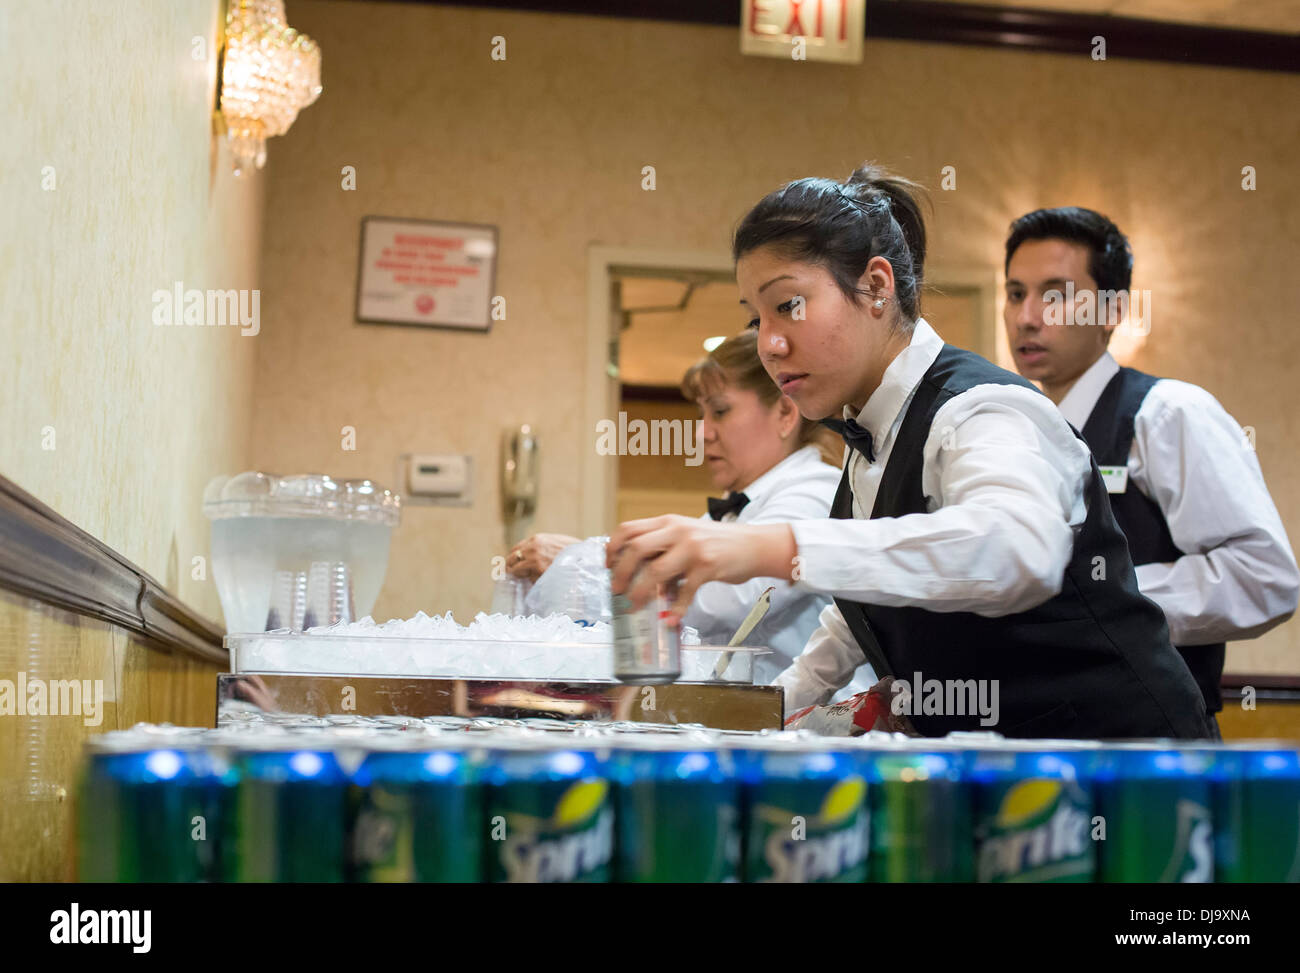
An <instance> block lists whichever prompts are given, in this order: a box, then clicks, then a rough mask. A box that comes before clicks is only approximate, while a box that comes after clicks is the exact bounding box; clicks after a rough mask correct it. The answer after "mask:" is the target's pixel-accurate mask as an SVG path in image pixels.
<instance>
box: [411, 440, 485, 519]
mask: <svg viewBox="0 0 1300 973" xmlns="http://www.w3.org/2000/svg"><path fill="white" fill-rule="evenodd" d="M401 464H402V475H401V481H402V484H403V486H404V487H405V490H403V493H405V494H406V496H405V497H403V498H402V499H403V500H406V501H408V502H412V503H439V504H452V505H460V506H468V504H469V502H470V487H471V484H472V478H473V464H472V463H471V458H470V457H469V456H455V455H448V454H435V453H408V454H406V455H404V456H402V457H401Z"/></svg>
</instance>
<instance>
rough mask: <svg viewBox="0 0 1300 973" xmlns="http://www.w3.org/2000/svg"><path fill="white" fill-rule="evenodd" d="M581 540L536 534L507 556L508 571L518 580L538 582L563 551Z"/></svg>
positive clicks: (514, 548) (567, 536)
mask: <svg viewBox="0 0 1300 973" xmlns="http://www.w3.org/2000/svg"><path fill="white" fill-rule="evenodd" d="M579 540H580V538H577V537H570V536H569V535H568V534H534V535H533V536H532V537H526V538H524V539H523V540H522V541H520V542H519V543H518V544H516V545H515V546H514V547H512V548H511V549H510V553H509V554H507V555H506V570H507V571H509V572H510V573H511V574H513V575H514V576H515V577H516V578H527V579H528V580H530V581H536V580H537V579H538V578H540V577H541V576H542V572H543V571H545V570H546V569H547V568H549V567H550V566H551V562H552V561H554V560H555V559H556V558H557V557H558V556H559V554H560V552H561V551H562V550H564V549H565V548H566V547H568V546H569V545H570V544H577V543H578V542H579Z"/></svg>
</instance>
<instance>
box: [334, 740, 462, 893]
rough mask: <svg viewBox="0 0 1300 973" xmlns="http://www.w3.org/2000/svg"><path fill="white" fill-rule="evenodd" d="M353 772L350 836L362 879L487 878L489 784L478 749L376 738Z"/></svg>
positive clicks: (355, 870)
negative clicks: (385, 743) (484, 784)
mask: <svg viewBox="0 0 1300 973" xmlns="http://www.w3.org/2000/svg"><path fill="white" fill-rule="evenodd" d="M375 746H376V747H379V748H378V749H372V750H371V752H370V753H368V754H367V755H366V757H365V759H364V761H363V762H362V763H361V766H360V767H359V768H358V769H357V771H356V773H355V774H354V775H353V782H354V784H355V791H354V795H355V801H356V804H355V807H354V817H353V819H352V826H351V832H350V840H349V842H348V851H349V862H350V865H351V879H352V880H353V881H356V882H480V881H482V880H483V864H484V863H483V839H484V835H483V827H482V824H483V789H482V785H481V782H480V779H479V774H480V768H479V766H478V760H477V758H476V755H475V752H474V751H472V750H470V749H468V748H467V747H465V746H457V745H443V744H442V743H435V742H434V741H428V740H426V741H423V742H420V741H417V742H415V743H414V744H410V743H407V742H406V741H401V742H399V743H396V744H395V745H392V746H386V747H385V746H383V745H382V743H381V742H378V741H377V742H376V745H375Z"/></svg>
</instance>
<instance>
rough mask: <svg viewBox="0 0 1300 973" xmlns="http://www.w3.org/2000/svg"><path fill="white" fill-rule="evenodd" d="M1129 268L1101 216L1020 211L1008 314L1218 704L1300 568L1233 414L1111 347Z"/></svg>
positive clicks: (1024, 365) (1024, 353)
mask: <svg viewBox="0 0 1300 973" xmlns="http://www.w3.org/2000/svg"><path fill="white" fill-rule="evenodd" d="M1132 264H1133V258H1132V252H1131V250H1130V249H1129V244H1128V241H1127V239H1125V237H1124V235H1123V234H1122V233H1121V232H1120V231H1119V229H1118V227H1116V226H1115V224H1114V223H1112V222H1111V221H1110V220H1109V219H1107V218H1106V217H1105V216H1102V215H1101V214H1099V213H1096V212H1093V211H1092V210H1087V209H1080V208H1076V207H1061V208H1057V209H1045V210H1037V211H1035V212H1033V213H1029V214H1027V215H1025V216H1022V217H1021V218H1020V219H1018V220H1016V221H1015V222H1014V223H1012V225H1011V234H1010V236H1009V238H1008V240H1007V245H1006V276H1007V282H1006V295H1007V301H1006V307H1005V309H1004V312H1003V320H1004V323H1005V326H1006V332H1007V340H1008V342H1009V344H1010V346H1011V353H1012V356H1013V358H1014V359H1015V364H1016V368H1017V370H1018V371H1019V372H1020V374H1021V375H1023V376H1024V377H1025V378H1028V379H1031V380H1033V381H1037V382H1040V383H1041V385H1042V388H1043V391H1044V392H1045V393H1046V394H1047V396H1048V397H1049V398H1050V399H1051V400H1052V401H1053V402H1055V403H1056V404H1057V406H1058V407H1059V408H1060V410H1061V413H1062V414H1063V415H1064V416H1065V418H1066V419H1067V420H1068V421H1069V422H1070V423H1071V425H1073V426H1074V427H1075V428H1076V429H1079V430H1080V431H1081V432H1082V434H1083V437H1084V439H1085V440H1087V442H1088V444H1089V446H1090V447H1091V448H1092V450H1093V453H1094V455H1095V456H1096V460H1097V463H1098V465H1099V466H1100V467H1101V468H1102V473H1103V476H1104V478H1105V480H1106V483H1107V491H1108V493H1109V495H1110V501H1111V506H1112V508H1113V510H1114V512H1115V518H1116V520H1117V521H1118V522H1119V525H1120V527H1121V528H1122V529H1123V530H1124V532H1125V534H1126V535H1127V538H1128V542H1129V550H1130V553H1131V555H1132V559H1133V563H1134V564H1135V565H1136V568H1137V579H1138V585H1139V587H1140V588H1141V591H1142V593H1143V594H1144V595H1146V596H1147V597H1148V598H1150V599H1152V600H1153V601H1155V602H1156V603H1157V604H1158V605H1159V606H1160V607H1161V608H1162V609H1163V610H1164V613H1165V618H1166V620H1167V621H1168V623H1169V630H1170V635H1171V637H1172V639H1173V642H1174V644H1175V646H1177V647H1178V649H1179V652H1180V653H1181V654H1182V656H1183V658H1184V660H1185V661H1186V662H1187V664H1188V668H1190V669H1191V671H1192V675H1193V676H1194V677H1195V679H1196V681H1197V684H1198V686H1199V687H1200V689H1201V692H1202V695H1203V696H1204V697H1205V702H1206V708H1207V710H1208V711H1209V712H1210V713H1214V712H1217V711H1218V710H1220V709H1221V708H1222V697H1221V694H1220V690H1219V683H1220V679H1221V677H1222V674H1223V666H1224V643H1225V642H1227V641H1232V640H1237V639H1247V638H1254V637H1256V636H1258V635H1261V634H1263V633H1264V632H1266V631H1268V630H1269V629H1271V628H1273V627H1274V626H1276V625H1278V624H1280V623H1281V622H1283V621H1285V620H1286V619H1287V618H1289V617H1291V615H1292V613H1293V612H1294V611H1295V609H1296V601H1297V592H1298V591H1300V573H1298V572H1297V569H1296V561H1295V556H1294V554H1293V553H1292V550H1291V545H1290V543H1289V541H1288V540H1287V536H1286V531H1285V530H1284V529H1283V526H1282V521H1281V518H1280V517H1279V516H1278V512H1277V508H1276V507H1275V506H1274V504H1273V501H1272V499H1271V498H1270V496H1269V493H1268V489H1267V488H1266V487H1265V485H1264V478H1263V475H1262V473H1261V472H1260V467H1259V462H1258V460H1257V459H1256V456H1255V452H1254V449H1253V444H1252V443H1251V442H1250V440H1249V439H1248V438H1247V436H1246V435H1245V433H1244V432H1243V430H1242V428H1241V427H1240V426H1239V425H1238V424H1237V423H1236V421H1235V420H1234V419H1233V418H1232V417H1231V416H1230V415H1228V413H1227V412H1226V411H1224V409H1223V407H1222V406H1221V405H1220V404H1219V403H1218V401H1216V400H1215V398H1214V397H1213V396H1212V395H1210V393H1208V392H1206V391H1205V390H1204V389H1202V388H1199V387H1198V386H1195V385H1190V384H1188V383H1186V382H1179V381H1174V380H1172V379H1157V378H1155V377H1153V376H1150V375H1145V374H1143V373H1142V372H1139V371H1136V370H1135V369H1130V368H1121V367H1120V366H1119V364H1118V363H1117V362H1116V361H1115V359H1114V358H1113V357H1112V356H1111V354H1110V353H1109V352H1108V351H1107V345H1108V343H1109V341H1110V336H1111V333H1112V332H1113V331H1114V330H1115V327H1116V326H1117V325H1118V324H1120V323H1121V321H1122V311H1123V305H1126V303H1127V295H1128V291H1129V286H1130V279H1131V274H1132ZM1071 294H1073V298H1074V299H1073V301H1071V300H1070V296H1071ZM1120 295H1123V297H1122V298H1121V297H1120Z"/></svg>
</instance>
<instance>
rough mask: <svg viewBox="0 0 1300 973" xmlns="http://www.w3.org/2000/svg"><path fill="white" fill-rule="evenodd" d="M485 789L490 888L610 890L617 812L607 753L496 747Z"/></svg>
mask: <svg viewBox="0 0 1300 973" xmlns="http://www.w3.org/2000/svg"><path fill="white" fill-rule="evenodd" d="M491 746H492V750H491V752H490V753H489V754H488V758H487V765H486V769H485V776H484V780H485V783H486V785H487V789H486V809H485V814H486V822H485V828H484V830H485V831H486V834H487V841H486V847H487V861H488V866H487V868H488V872H487V878H488V881H491V882H608V881H609V880H610V873H611V867H610V861H611V858H612V857H613V851H614V807H613V801H612V799H611V794H610V781H609V777H608V766H607V759H606V756H605V754H604V753H603V751H597V750H594V749H586V748H575V747H566V746H563V745H562V744H560V743H558V742H557V741H554V740H546V741H537V740H516V741H508V740H497V741H493V742H492V743H491Z"/></svg>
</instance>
